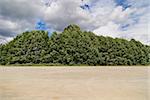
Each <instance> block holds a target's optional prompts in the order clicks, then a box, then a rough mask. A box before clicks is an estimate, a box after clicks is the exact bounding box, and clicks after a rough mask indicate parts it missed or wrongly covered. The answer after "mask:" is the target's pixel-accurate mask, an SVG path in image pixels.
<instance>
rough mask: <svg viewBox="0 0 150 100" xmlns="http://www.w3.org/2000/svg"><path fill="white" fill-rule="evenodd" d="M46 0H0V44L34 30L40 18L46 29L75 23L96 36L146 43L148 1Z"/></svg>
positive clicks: (61, 27)
mask: <svg viewBox="0 0 150 100" xmlns="http://www.w3.org/2000/svg"><path fill="white" fill-rule="evenodd" d="M46 2H47V0H0V43H4V42H6V41H10V40H11V39H13V38H14V37H15V36H16V35H17V34H20V33H21V32H24V31H27V30H34V29H35V25H36V23H37V21H38V20H39V19H41V20H43V21H44V22H46V24H47V27H48V28H50V29H52V30H55V31H59V32H60V31H62V30H63V29H64V28H65V27H66V26H68V25H69V24H77V25H79V26H80V27H81V28H82V29H83V30H89V31H92V32H94V33H95V34H97V35H104V36H111V37H114V38H115V37H121V38H125V39H131V38H134V39H136V40H139V41H141V42H142V43H144V44H148V45H150V35H149V32H148V27H149V17H150V15H149V13H148V12H149V8H150V6H149V0H49V4H48V5H47V3H46ZM85 5H88V7H89V8H88V7H87V6H85ZM81 6H83V7H85V8H84V9H83V7H81Z"/></svg>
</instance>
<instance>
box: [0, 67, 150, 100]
mask: <svg viewBox="0 0 150 100" xmlns="http://www.w3.org/2000/svg"><path fill="white" fill-rule="evenodd" d="M149 78H150V68H148V67H107V66H106V67H0V100H150V98H149V95H148V94H150V85H149V84H150V79H149Z"/></svg>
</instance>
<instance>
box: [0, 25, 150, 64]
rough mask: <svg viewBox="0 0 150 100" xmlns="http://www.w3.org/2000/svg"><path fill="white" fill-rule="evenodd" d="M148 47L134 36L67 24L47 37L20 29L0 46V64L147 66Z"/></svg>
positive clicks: (43, 34)
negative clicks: (95, 31) (106, 34)
mask: <svg viewBox="0 0 150 100" xmlns="http://www.w3.org/2000/svg"><path fill="white" fill-rule="evenodd" d="M149 57H150V46H147V45H143V44H142V43H140V42H138V41H135V40H134V39H132V40H130V41H127V40H125V39H119V38H116V39H113V38H111V37H103V36H96V35H95V34H93V33H92V32H86V31H81V29H80V28H79V27H78V26H76V25H70V26H68V27H67V28H65V29H64V31H63V32H62V33H56V32H54V33H53V35H52V36H51V37H48V33H47V32H45V31H32V32H24V33H23V34H21V35H19V36H17V37H16V38H15V39H14V40H13V41H11V42H9V43H8V44H5V45H0V64H3V65H6V64H62V65H149V64H150V58H149Z"/></svg>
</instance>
